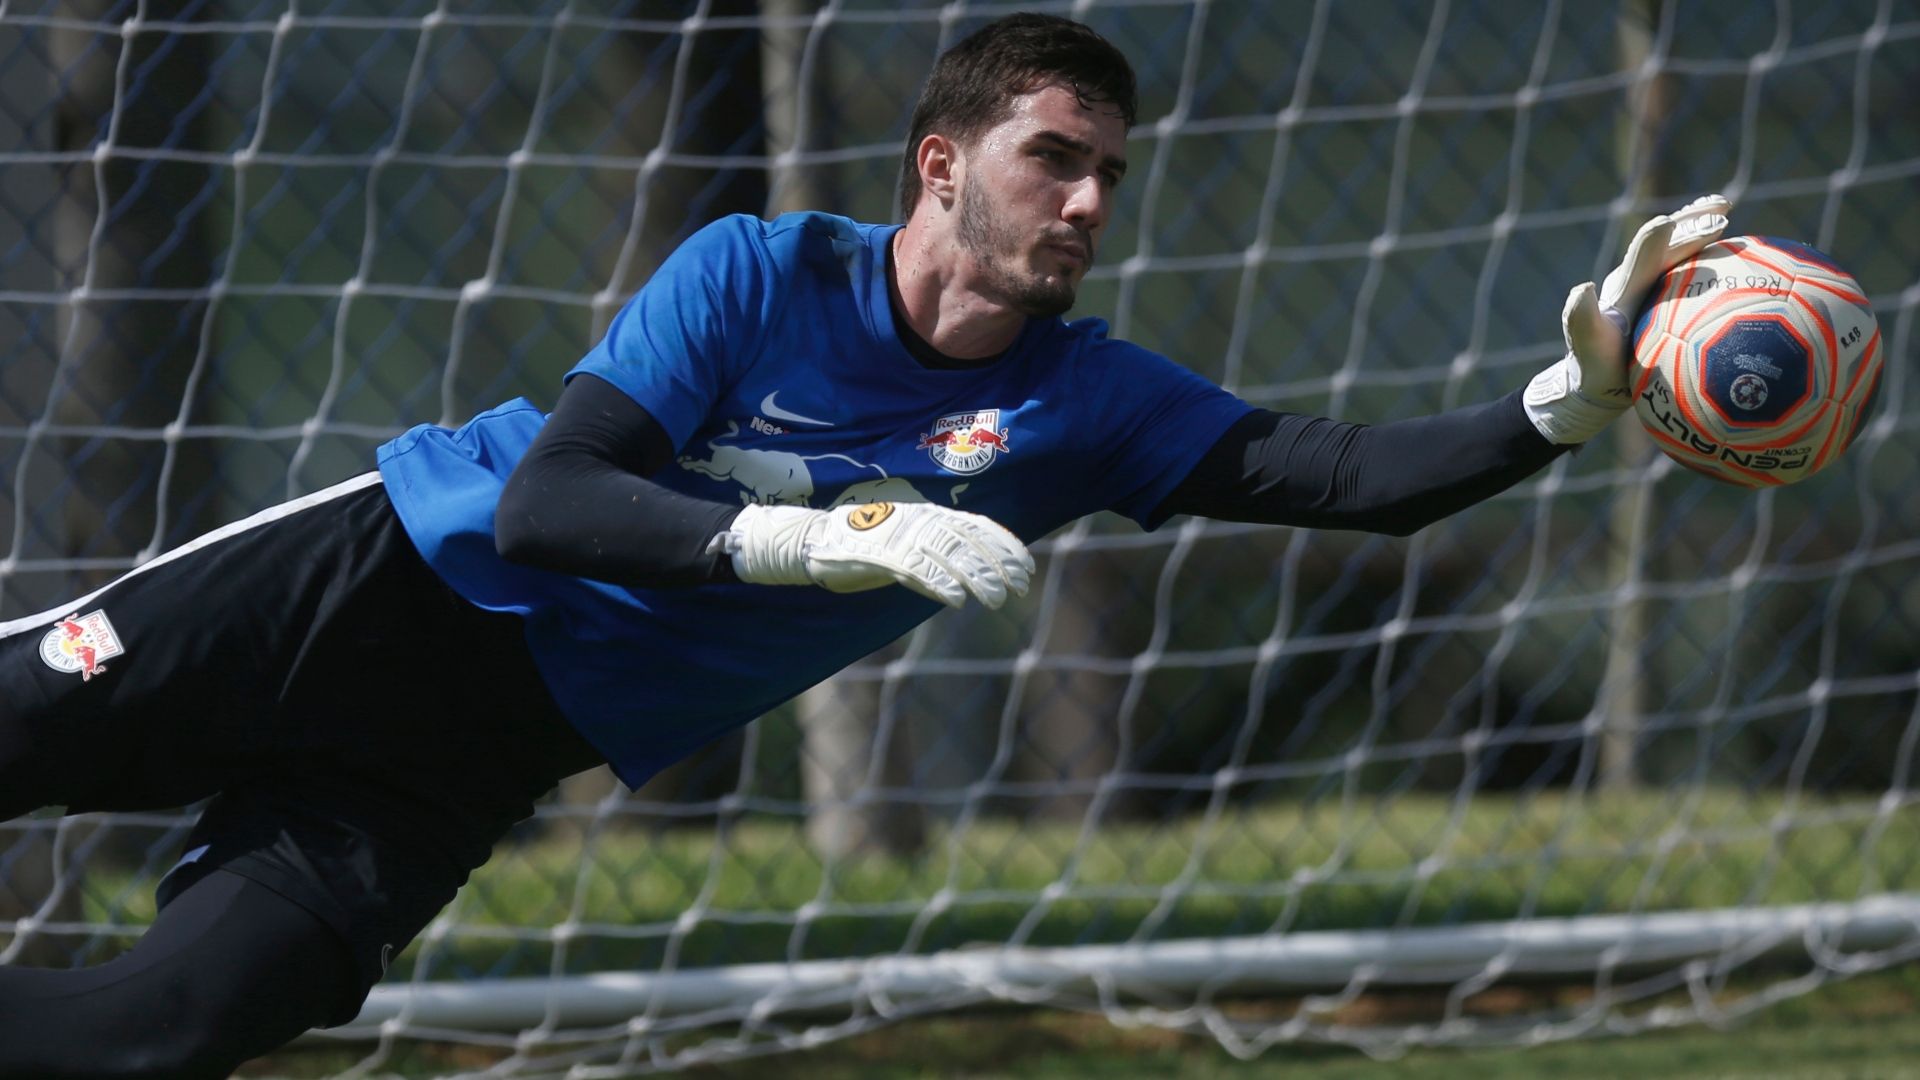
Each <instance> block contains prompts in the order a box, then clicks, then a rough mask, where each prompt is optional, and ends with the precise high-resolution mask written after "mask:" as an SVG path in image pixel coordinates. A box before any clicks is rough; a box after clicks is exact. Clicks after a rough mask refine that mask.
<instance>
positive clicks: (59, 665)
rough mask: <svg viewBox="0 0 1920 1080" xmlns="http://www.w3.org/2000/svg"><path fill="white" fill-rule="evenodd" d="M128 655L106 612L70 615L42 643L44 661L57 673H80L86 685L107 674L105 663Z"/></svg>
mask: <svg viewBox="0 0 1920 1080" xmlns="http://www.w3.org/2000/svg"><path fill="white" fill-rule="evenodd" d="M126 651H127V650H126V647H125V646H123V645H121V644H120V635H118V634H116V633H114V632H113V624H112V623H110V622H108V621H107V613H106V612H105V611H90V612H88V613H87V614H85V615H81V614H78V613H75V614H72V615H68V616H67V617H66V618H64V619H60V620H58V621H56V622H55V623H54V624H53V629H51V630H48V631H47V634H46V636H45V637H43V638H41V639H40V659H42V660H44V661H46V662H47V666H48V667H50V668H52V669H53V670H55V671H64V672H67V673H68V674H72V673H74V672H76V671H77V672H79V673H80V678H81V681H83V682H84V681H86V680H89V679H92V678H93V677H94V676H95V675H99V674H102V673H104V672H105V671H106V670H107V668H106V663H105V662H106V661H107V660H109V659H111V658H112V657H115V656H119V655H120V654H121V653H123V652H126Z"/></svg>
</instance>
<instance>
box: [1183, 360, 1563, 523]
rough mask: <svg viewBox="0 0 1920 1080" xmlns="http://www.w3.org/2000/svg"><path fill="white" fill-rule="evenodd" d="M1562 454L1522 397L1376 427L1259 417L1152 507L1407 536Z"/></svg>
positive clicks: (1239, 427)
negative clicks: (1529, 414) (1539, 427)
mask: <svg viewBox="0 0 1920 1080" xmlns="http://www.w3.org/2000/svg"><path fill="white" fill-rule="evenodd" d="M1566 449H1567V447H1564V446H1556V445H1554V444H1553V443H1550V442H1548V441H1547V440H1546V439H1544V438H1542V437H1541V435H1540V433H1539V431H1537V430H1535V428H1534V426H1533V423H1532V421H1530V420H1528V419H1527V414H1526V409H1525V407H1524V406H1522V405H1521V404H1520V393H1519V391H1515V392H1514V393H1512V394H1509V395H1507V396H1506V397H1503V398H1500V399H1499V400H1497V401H1491V402H1487V403H1485V404H1481V405H1469V406H1467V407H1465V408H1460V409H1454V410H1451V411H1449V412H1444V413H1438V414H1436V415H1433V416H1422V417H1418V418H1415V419H1411V420H1399V421H1395V422H1393V423H1390V424H1380V425H1377V426H1368V425H1366V424H1349V423H1342V422H1340V421H1336V420H1326V419H1321V418H1317V417H1309V416H1299V415H1296V414H1293V413H1276V412H1267V411H1264V410H1262V411H1258V412H1254V413H1250V414H1249V415H1247V416H1246V417H1244V418H1242V419H1241V420H1240V421H1238V422H1237V423H1235V424H1234V425H1233V426H1232V427H1231V428H1228V429H1227V433H1226V434H1225V435H1223V436H1221V437H1220V441H1219V442H1217V443H1215V444H1214V445H1213V448H1212V449H1211V450H1209V451H1207V453H1206V456H1205V457H1203V458H1201V460H1200V463H1199V464H1197V465H1195V466H1194V468H1193V471H1192V472H1191V473H1189V474H1188V475H1187V478H1186V479H1185V480H1184V481H1182V482H1181V484H1180V486H1179V487H1177V488H1175V489H1174V490H1173V492H1172V494H1170V495H1168V496H1167V498H1166V501H1165V502H1164V503H1162V504H1161V512H1162V513H1173V514H1199V515H1201V516H1203V517H1211V518H1219V519H1222V520H1226V521H1259V522H1267V523H1271V524H1276V525H1300V526H1307V527H1310V528H1322V529H1359V530H1363V531H1366V532H1378V533H1389V534H1392V535H1394V536H1406V535H1408V534H1410V533H1413V532H1415V531H1416V530H1418V529H1420V528H1422V527H1424V526H1426V525H1430V524H1432V523H1433V522H1435V521H1438V520H1440V519H1441V518H1443V517H1446V516H1447V515H1448V514H1451V513H1453V512H1454V511H1456V510H1461V509H1463V508H1465V507H1468V506H1471V505H1473V504H1474V503H1476V502H1479V501H1480V500H1482V499H1485V498H1488V497H1490V496H1492V495H1495V494H1497V493H1499V492H1501V491H1504V490H1506V489H1507V488H1509V487H1511V486H1513V485H1514V484H1515V483H1518V482H1519V481H1520V480H1521V479H1523V478H1525V477H1526V476H1528V475H1530V474H1532V473H1533V472H1535V471H1536V470H1538V469H1539V468H1541V467H1542V466H1544V465H1546V464H1547V463H1548V462H1550V461H1552V460H1553V459H1554V458H1556V457H1558V456H1559V455H1560V453H1561V452H1562V451H1564V450H1566Z"/></svg>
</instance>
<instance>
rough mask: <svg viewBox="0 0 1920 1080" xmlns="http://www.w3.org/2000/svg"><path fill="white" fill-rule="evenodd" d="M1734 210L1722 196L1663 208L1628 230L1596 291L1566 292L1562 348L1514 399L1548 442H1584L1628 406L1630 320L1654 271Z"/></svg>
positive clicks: (1687, 255)
mask: <svg viewBox="0 0 1920 1080" xmlns="http://www.w3.org/2000/svg"><path fill="white" fill-rule="evenodd" d="M1732 211H1733V203H1732V202H1730V201H1729V200H1728V199H1727V197H1726V196H1724V195H1702V196H1701V197H1700V198H1698V199H1695V200H1693V201H1692V202H1690V203H1688V204H1687V205H1685V206H1683V207H1681V208H1680V209H1679V210H1676V211H1674V212H1673V213H1672V214H1670V215H1669V214H1661V215H1660V216H1659V217H1656V218H1654V219H1653V220H1651V221H1649V222H1647V223H1646V224H1645V225H1642V226H1640V231H1639V232H1637V233H1634V234H1633V241H1632V242H1631V243H1629V244H1628V245H1627V254H1626V257H1625V258H1623V259H1621V260H1620V265H1619V266H1616V267H1614V268H1613V271H1612V272H1611V273H1609V274H1608V275H1607V279H1606V280H1605V281H1604V282H1601V284H1600V287H1599V289H1598V290H1596V289H1595V288H1594V287H1593V282H1591V281H1588V282H1583V283H1581V284H1579V285H1576V286H1574V288H1573V291H1572V292H1571V293H1568V294H1567V306H1566V307H1565V308H1563V309H1562V310H1561V312H1560V329H1561V331H1562V333H1563V334H1564V335H1565V336H1566V340H1567V354H1566V355H1565V356H1563V357H1561V358H1560V360H1559V362H1558V363H1555V364H1554V365H1553V366H1552V367H1550V368H1548V369H1546V370H1545V371H1542V372H1541V373H1540V374H1538V375H1535V376H1534V377H1533V381H1532V382H1530V383H1528V384H1527V392H1526V393H1525V394H1523V395H1522V396H1521V399H1520V400H1521V402H1522V403H1523V404H1524V405H1525V406H1526V409H1527V418H1528V419H1529V420H1532V421H1533V426H1534V427H1536V428H1538V429H1539V430H1540V434H1542V435H1544V436H1546V437H1547V441H1548V442H1555V443H1582V442H1586V441H1587V440H1588V439H1591V438H1593V437H1594V436H1595V435H1598V434H1600V430H1601V429H1602V428H1604V427H1606V426H1607V425H1608V424H1610V423H1612V422H1613V418H1614V417H1616V416H1619V415H1620V414H1621V413H1622V412H1625V411H1626V409H1627V407H1628V406H1630V405H1632V404H1633V388H1632V385H1631V380H1630V377H1629V373H1630V372H1631V370H1632V367H1633V364H1632V360H1631V358H1630V357H1629V356H1628V354H1627V328H1628V324H1629V320H1631V319H1633V318H1634V317H1635V316H1636V315H1637V314H1639V311H1640V306H1641V305H1642V304H1644V303H1646V299H1647V292H1648V290H1650V289H1652V288H1653V285H1654V283H1655V282H1657V281H1659V280H1660V275H1662V274H1664V273H1666V272H1667V271H1668V270H1670V269H1672V268H1673V267H1675V266H1678V265H1679V264H1681V263H1683V262H1685V261H1686V260H1688V259H1691V258H1693V256H1694V255H1696V254H1698V253H1699V251H1700V249H1701V248H1704V247H1706V246H1707V245H1708V244H1711V243H1713V242H1714V241H1715V240H1718V239H1720V234H1722V233H1724V232H1726V231H1727V215H1728V214H1729V213H1731V212H1732Z"/></svg>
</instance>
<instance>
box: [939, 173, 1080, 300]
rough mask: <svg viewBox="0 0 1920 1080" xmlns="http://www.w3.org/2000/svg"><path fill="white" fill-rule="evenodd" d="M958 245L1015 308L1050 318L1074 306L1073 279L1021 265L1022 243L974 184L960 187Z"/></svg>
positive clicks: (989, 284)
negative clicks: (1036, 270) (971, 257)
mask: <svg viewBox="0 0 1920 1080" xmlns="http://www.w3.org/2000/svg"><path fill="white" fill-rule="evenodd" d="M959 240H960V246H961V247H962V248H964V249H965V250H966V251H967V253H968V254H969V255H971V256H973V260H974V262H975V264H977V265H978V266H979V267H980V270H981V273H982V274H983V275H985V277H986V279H987V286H988V287H989V288H990V289H992V290H993V291H994V292H996V293H998V294H999V296H1000V298H1001V299H1002V300H1004V301H1005V302H1006V304H1007V305H1008V306H1009V307H1011V308H1013V309H1014V310H1015V311H1018V312H1020V313H1021V314H1023V315H1027V316H1031V317H1034V318H1043V319H1050V318H1053V317H1054V316H1056V315H1064V314H1066V313H1067V312H1068V311H1070V310H1072V308H1073V301H1074V287H1073V279H1072V278H1071V277H1069V276H1068V275H1067V274H1065V273H1061V274H1059V275H1057V276H1046V275H1041V274H1034V273H1031V272H1028V271H1026V270H1024V269H1023V268H1022V267H1021V266H1020V265H1019V263H1020V260H1021V257H1022V247H1021V243H1020V237H1019V236H1018V235H1017V234H1016V233H1015V232H1014V230H1013V228H1012V227H1011V226H1009V225H1008V224H1007V223H1006V221H1005V220H1003V219H1002V218H1001V217H1000V215H999V214H997V213H995V211H994V210H993V208H992V207H991V206H989V205H988V199H987V198H986V197H985V196H984V195H981V194H979V193H978V192H977V191H976V190H975V186H974V185H973V184H963V185H961V188H960V222H959Z"/></svg>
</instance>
